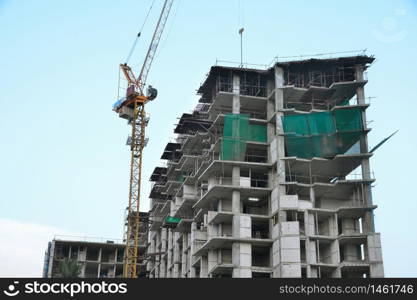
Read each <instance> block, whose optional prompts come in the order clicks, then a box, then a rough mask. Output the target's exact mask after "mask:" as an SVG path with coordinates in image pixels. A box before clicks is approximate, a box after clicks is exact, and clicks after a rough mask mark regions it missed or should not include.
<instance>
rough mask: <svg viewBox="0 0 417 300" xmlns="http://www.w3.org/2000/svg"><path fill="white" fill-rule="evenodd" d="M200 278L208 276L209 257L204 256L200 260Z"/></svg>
mask: <svg viewBox="0 0 417 300" xmlns="http://www.w3.org/2000/svg"><path fill="white" fill-rule="evenodd" d="M200 278H208V259H207V256H202V257H201V261H200Z"/></svg>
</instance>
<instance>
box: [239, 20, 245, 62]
mask: <svg viewBox="0 0 417 300" xmlns="http://www.w3.org/2000/svg"><path fill="white" fill-rule="evenodd" d="M244 31H245V28H243V27H242V28H240V29H239V34H240V67H241V68H243V32H244Z"/></svg>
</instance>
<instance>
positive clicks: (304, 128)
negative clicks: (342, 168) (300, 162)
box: [282, 107, 363, 158]
mask: <svg viewBox="0 0 417 300" xmlns="http://www.w3.org/2000/svg"><path fill="white" fill-rule="evenodd" d="M282 120H283V126H284V133H285V147H286V151H287V156H297V157H300V158H312V157H333V156H335V155H337V154H342V153H345V152H346V151H347V150H349V148H350V147H352V146H353V145H354V144H355V143H356V142H357V141H358V140H359V138H360V136H361V134H362V133H363V124H362V112H361V110H360V108H357V107H355V108H344V109H338V110H334V111H328V112H327V111H326V112H319V113H309V114H297V115H288V116H284V117H282Z"/></svg>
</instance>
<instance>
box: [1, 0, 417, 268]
mask: <svg viewBox="0 0 417 300" xmlns="http://www.w3.org/2000/svg"><path fill="white" fill-rule="evenodd" d="M241 2H242V3H243V4H242V7H243V9H242V10H241V13H240V15H241V16H242V17H241V18H239V9H238V7H239V5H238V3H239V1H237V0H231V1H220V0H217V1H191V0H181V1H179V0H177V1H176V2H175V3H174V7H173V11H172V13H171V17H170V19H169V21H168V24H167V28H166V31H165V34H164V36H163V38H162V41H161V44H160V49H159V51H158V54H157V57H156V59H155V62H154V65H153V67H152V70H151V73H150V76H149V78H148V83H150V84H152V85H154V86H155V87H157V88H158V90H159V97H158V99H157V100H156V101H154V102H152V103H151V104H150V105H148V112H149V113H150V117H151V121H150V124H149V127H148V130H147V135H148V136H149V137H150V142H149V144H148V147H147V148H146V150H145V153H144V157H145V161H144V181H143V195H144V198H143V201H142V208H143V209H144V210H146V209H148V199H147V198H146V197H147V195H148V194H149V190H150V182H149V181H148V178H149V175H150V174H151V172H152V170H153V168H154V167H155V166H156V165H158V164H159V163H160V160H159V158H160V155H161V154H162V149H163V147H164V145H165V144H166V142H168V141H169V140H170V138H172V137H173V133H172V129H173V126H174V124H175V123H176V122H177V117H179V116H180V115H181V114H182V113H183V112H185V111H188V110H191V109H192V108H193V107H194V106H195V104H196V100H197V99H198V98H197V97H196V95H195V90H196V89H197V88H198V86H199V84H200V83H201V82H202V81H203V79H204V76H205V74H206V73H207V72H208V70H209V67H210V66H211V65H212V64H213V63H214V62H215V60H216V59H222V60H232V61H238V60H239V59H240V56H239V55H240V50H239V35H238V33H237V31H238V29H239V26H240V25H243V26H244V27H245V29H246V30H245V35H244V53H245V54H244V56H245V57H244V60H245V61H247V62H250V63H259V64H268V63H270V61H271V60H272V59H273V58H274V57H275V56H276V55H279V56H291V55H301V54H315V53H327V52H338V51H348V50H356V49H365V48H366V49H368V51H367V53H368V54H373V55H375V56H376V58H377V61H376V62H375V63H374V65H373V66H372V67H371V68H370V69H369V72H368V79H369V84H368V85H367V86H366V96H368V97H376V98H375V99H373V100H372V106H371V108H370V109H369V110H368V118H369V120H372V121H373V122H372V123H371V126H372V127H373V128H374V129H373V130H372V132H371V133H370V136H369V144H370V146H373V145H375V144H376V143H378V142H379V141H380V140H381V139H383V138H384V137H386V136H387V135H389V134H390V133H392V132H393V131H395V130H397V129H399V130H400V131H399V133H398V134H397V135H396V136H395V137H394V138H393V139H392V140H391V141H390V142H389V143H387V144H385V145H384V146H383V147H382V148H380V149H379V150H378V151H377V152H376V154H375V155H374V157H373V158H372V160H371V165H372V169H373V171H374V173H375V177H376V179H377V183H376V186H375V188H374V189H373V196H374V202H375V204H377V205H378V206H379V208H378V209H377V210H376V214H375V215H376V229H377V231H379V232H381V234H382V243H383V255H384V260H385V270H386V275H387V276H417V271H416V270H417V258H416V256H415V249H417V233H416V228H417V218H415V213H416V211H417V201H416V200H417V199H416V196H415V195H414V194H413V193H411V192H409V189H410V188H412V186H413V184H414V180H413V179H414V174H415V168H416V167H417V165H416V160H415V159H414V158H413V157H414V155H415V149H416V147H417V139H416V138H415V131H416V129H417V128H416V127H417V126H416V120H415V119H416V118H415V113H416V111H417V104H416V103H417V102H416V101H415V97H416V96H415V95H416V83H417V82H416V81H417V80H416V75H415V70H416V69H417V60H416V59H415V53H416V48H417V39H416V36H417V18H416V16H417V1H411V0H399V1H391V2H388V1H384V2H382V1H376V0H375V1H366V2H365V1H359V0H353V1H330V0H329V1H324V0H319V1H301V0H297V1H272V0H270V1H249V0H241ZM150 3H151V0H146V1H145V0H143V1H133V0H124V1H110V0H106V1H102V0H101V1H99V0H88V1H81V0H78V1H53V0H36V1H35V0H21V1H17V0H15V1H9V0H0V28H1V30H0V45H1V47H0V67H1V68H0V69H1V72H0V89H1V93H0V104H1V108H2V113H1V118H0V141H1V144H0V145H1V147H0V220H2V219H3V220H8V222H9V223H8V224H10V222H12V223H13V222H14V224H19V226H20V225H22V224H27V226H29V227H31V226H32V227H33V226H35V225H34V224H36V226H44V227H47V228H50V232H51V237H50V238H52V233H53V232H71V233H74V234H83V235H89V236H106V237H115V238H117V237H120V235H121V232H122V224H123V210H124V208H125V207H126V203H127V196H128V176H129V159H130V158H129V149H128V148H127V147H126V146H125V142H126V138H127V135H128V133H129V128H128V126H127V125H126V122H124V121H122V120H120V119H118V117H117V115H116V114H115V113H114V112H112V110H111V106H112V104H113V103H114V102H115V100H116V95H117V79H118V64H119V63H121V62H123V61H124V59H125V58H126V56H127V54H128V52H129V49H130V47H131V44H132V42H133V40H134V38H135V35H136V34H137V31H138V29H139V27H140V25H141V24H142V22H143V20H144V17H145V15H146V13H147V10H148V7H149V5H150ZM161 3H162V1H161V0H157V1H156V4H155V7H154V9H153V10H152V12H151V15H150V18H149V22H148V24H147V25H146V26H145V29H144V31H143V35H142V38H141V39H140V41H139V43H138V47H137V51H136V52H135V55H134V56H133V58H132V60H131V62H132V64H133V65H139V64H140V63H141V62H142V60H143V56H144V53H145V51H146V48H147V45H148V42H149V39H150V35H151V34H152V30H153V26H154V24H155V22H156V18H157V15H158V13H159V9H160V7H161ZM239 19H241V21H239ZM0 224H2V223H0ZM8 228H9V227H8ZM18 228H21V226H20V227H18ZM7 234H9V235H11V234H13V235H15V234H18V233H15V232H11V231H10V230H8V232H6V230H5V228H0V236H1V235H3V237H5V236H6V237H7ZM31 234H33V233H31ZM43 238H45V237H44V236H43ZM6 240H7V239H6ZM2 247H5V246H3V245H0V248H2ZM22 247H28V245H23V246H22ZM45 247H46V244H45ZM43 250H44V249H41V251H40V252H42V251H43ZM38 254H39V253H38ZM15 256H16V257H15V259H16V261H18V254H17V252H16V254H15ZM40 260H42V257H40ZM1 266H2V262H1V261H0V268H1ZM20 267H21V268H22V272H23V273H24V272H25V267H24V266H20ZM27 274H29V275H30V274H32V273H27ZM1 275H2V274H0V276H1ZM4 276H6V275H4Z"/></svg>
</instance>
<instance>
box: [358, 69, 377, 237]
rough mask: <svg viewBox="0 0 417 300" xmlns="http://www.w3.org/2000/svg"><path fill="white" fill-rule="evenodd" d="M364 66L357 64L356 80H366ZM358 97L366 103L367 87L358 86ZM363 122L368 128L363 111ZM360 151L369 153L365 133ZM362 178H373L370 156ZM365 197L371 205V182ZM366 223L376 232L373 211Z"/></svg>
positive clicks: (366, 189)
mask: <svg viewBox="0 0 417 300" xmlns="http://www.w3.org/2000/svg"><path fill="white" fill-rule="evenodd" d="M363 72H364V67H363V66H362V65H357V66H356V81H358V82H360V81H363V80H364V76H363ZM356 98H357V102H358V104H359V105H361V104H365V88H364V87H358V89H357V90H356ZM362 122H363V128H364V129H366V128H367V124H366V112H365V111H363V112H362ZM360 151H361V153H368V136H367V135H366V134H363V135H362V136H361V138H360ZM362 178H363V179H370V178H371V167H370V163H369V158H364V159H362ZM364 191H365V193H364V198H365V203H366V204H367V205H369V206H371V205H372V190H371V186H370V185H369V184H367V185H364ZM365 223H366V224H367V225H368V226H369V230H370V231H371V232H375V223H374V216H373V212H368V213H366V215H365Z"/></svg>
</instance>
